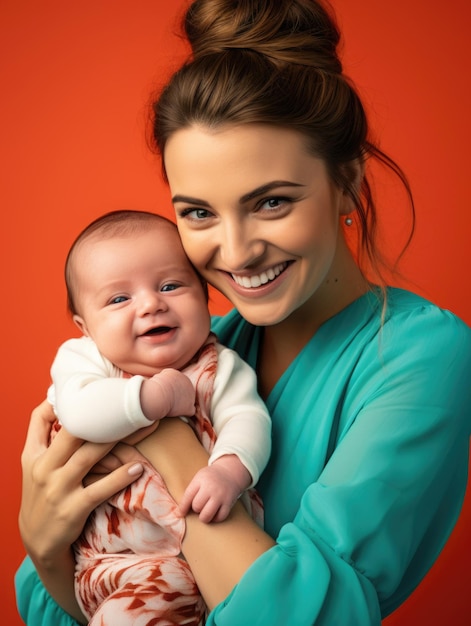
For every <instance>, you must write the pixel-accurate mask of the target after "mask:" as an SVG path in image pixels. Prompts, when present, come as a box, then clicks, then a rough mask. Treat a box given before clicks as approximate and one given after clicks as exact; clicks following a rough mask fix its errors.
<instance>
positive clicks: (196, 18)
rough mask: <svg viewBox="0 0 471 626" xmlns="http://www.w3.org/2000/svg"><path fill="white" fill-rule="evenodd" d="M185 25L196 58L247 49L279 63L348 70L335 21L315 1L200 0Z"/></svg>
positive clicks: (339, 70) (188, 15) (194, 4)
mask: <svg viewBox="0 0 471 626" xmlns="http://www.w3.org/2000/svg"><path fill="white" fill-rule="evenodd" d="M184 29H185V33H186V36H187V39H188V41H189V43H190V45H191V47H192V51H193V56H194V58H195V59H196V58H199V57H203V56H206V55H208V54H217V53H221V52H224V51H227V50H230V49H239V50H240V49H245V50H252V51H255V52H258V53H259V54H263V55H265V56H266V57H268V58H269V59H270V60H271V61H272V62H273V63H275V64H276V65H284V64H289V63H295V64H300V65H308V66H315V67H316V68H317V69H319V70H324V71H326V72H330V73H341V71H342V65H341V63H340V60H339V59H338V56H337V45H338V43H339V39H340V34H339V31H338V29H337V26H336V23H335V20H334V19H333V16H332V15H330V14H329V13H328V12H327V10H326V8H325V7H324V6H322V5H320V4H319V2H316V1H315V0H284V1H281V2H280V0H195V1H194V2H193V3H192V4H191V5H190V7H189V9H188V11H187V13H186V16H185V19H184Z"/></svg>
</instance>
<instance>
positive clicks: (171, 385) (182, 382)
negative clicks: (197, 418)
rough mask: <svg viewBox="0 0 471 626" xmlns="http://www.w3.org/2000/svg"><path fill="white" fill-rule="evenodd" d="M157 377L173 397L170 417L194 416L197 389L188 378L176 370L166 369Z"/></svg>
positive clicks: (171, 398)
mask: <svg viewBox="0 0 471 626" xmlns="http://www.w3.org/2000/svg"><path fill="white" fill-rule="evenodd" d="M156 376H158V378H159V381H162V383H163V385H164V386H165V387H166V388H167V389H168V392H169V394H170V396H171V397H170V408H169V411H168V414H167V415H168V417H177V416H179V415H186V416H188V417H189V416H191V415H194V414H195V389H194V387H193V385H192V383H191V380H190V379H189V378H188V376H185V374H182V372H180V371H179V370H174V369H164V370H162V371H161V372H160V374H156ZM154 378H155V377H154Z"/></svg>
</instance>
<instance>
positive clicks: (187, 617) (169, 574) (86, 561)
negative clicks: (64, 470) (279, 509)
mask: <svg viewBox="0 0 471 626" xmlns="http://www.w3.org/2000/svg"><path fill="white" fill-rule="evenodd" d="M216 368H217V352H216V347H215V344H214V339H213V338H211V339H210V340H209V342H208V343H207V344H206V345H205V346H204V347H203V348H202V349H201V351H200V352H199V354H198V356H197V359H196V360H195V361H194V362H193V363H192V364H190V365H189V366H188V367H187V368H186V369H185V370H184V371H185V373H186V374H187V375H188V376H189V377H190V379H191V380H192V382H193V384H194V386H195V389H196V415H195V416H194V418H192V419H191V420H190V423H191V424H192V426H193V428H194V430H195V432H196V433H197V435H198V437H199V439H200V440H201V442H202V444H203V445H204V447H205V448H206V449H207V450H208V452H211V450H212V448H213V446H214V442H215V440H216V434H215V432H214V429H213V427H212V424H211V420H210V406H211V396H212V389H213V383H214V376H215V373H216ZM244 504H245V506H246V507H247V508H248V510H249V512H250V513H251V515H252V516H253V518H254V519H255V520H256V521H257V523H259V524H260V525H262V524H263V508H262V505H261V501H260V499H259V497H258V495H257V494H256V493H255V491H254V490H250V491H249V492H248V493H247V494H246V495H245V496H244ZM184 534H185V520H184V518H182V517H181V515H180V513H179V509H178V506H177V504H176V503H175V501H174V500H173V498H172V497H171V496H170V495H169V493H168V491H167V489H166V487H165V484H164V482H163V480H162V478H161V477H160V475H159V474H158V473H157V472H156V471H155V470H154V468H153V467H152V466H151V465H150V464H146V465H145V469H144V473H143V474H142V475H141V476H140V477H139V478H138V479H137V480H136V481H135V482H134V483H133V484H132V485H130V486H129V487H128V488H126V489H125V490H123V491H122V492H120V493H119V494H117V495H116V496H114V497H113V498H112V499H110V500H109V501H107V502H105V503H104V504H102V505H101V506H99V507H98V508H97V509H96V510H95V511H94V512H93V513H92V515H91V516H90V518H89V520H88V522H87V524H86V527H85V529H84V531H83V533H82V535H81V537H80V538H79V540H78V541H77V542H76V543H75V544H74V551H75V556H76V563H77V566H76V576H75V587H76V594H77V599H78V601H79V604H80V606H81V608H82V611H83V612H84V614H85V615H86V616H87V617H88V619H89V620H90V621H89V624H92V625H93V626H121V625H122V626H129V625H130V624H132V625H133V626H151V625H154V624H155V625H157V624H158V625H159V626H174V625H182V626H183V625H185V626H201V625H203V624H204V622H205V616H206V606H205V604H204V601H203V599H202V597H201V595H200V593H199V590H198V587H197V585H196V582H195V580H194V578H193V574H192V573H191V570H190V568H189V566H188V564H187V562H186V561H185V559H184V558H183V556H182V554H181V542H182V539H183V537H184Z"/></svg>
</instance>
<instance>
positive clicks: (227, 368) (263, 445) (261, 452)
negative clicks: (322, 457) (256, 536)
mask: <svg viewBox="0 0 471 626" xmlns="http://www.w3.org/2000/svg"><path fill="white" fill-rule="evenodd" d="M217 348H218V369H217V373H216V379H215V382H214V390H213V397H212V402H211V420H212V423H213V426H214V430H215V431H216V434H217V440H216V443H215V445H214V449H213V451H212V453H211V456H210V459H209V466H208V467H206V468H204V469H202V470H200V471H199V472H198V474H196V476H195V477H194V479H193V480H192V482H191V483H190V485H189V486H188V487H187V489H186V491H185V494H184V497H183V500H182V502H181V504H180V508H181V509H182V513H183V514H186V513H187V512H188V511H189V510H190V509H192V510H193V511H195V512H197V513H199V514H200V515H199V517H200V519H201V521H203V522H209V521H217V522H220V521H222V520H223V519H225V518H226V517H227V515H228V514H229V512H230V510H231V508H232V506H233V504H234V502H235V501H236V500H237V499H238V498H239V496H240V495H241V494H242V492H243V491H245V490H246V489H247V488H248V487H251V486H253V485H254V484H255V483H256V482H257V481H258V479H259V476H260V473H261V472H262V471H263V469H264V468H265V465H266V464H267V462H268V458H269V455H270V450H271V420H270V416H269V414H268V411H267V408H266V406H265V404H264V402H263V401H262V399H261V398H260V396H259V395H258V393H257V379H256V375H255V372H254V371H253V369H252V368H251V367H250V366H249V365H247V363H245V361H243V360H242V359H241V358H240V357H239V356H238V355H237V354H236V353H235V352H234V351H233V350H230V349H228V348H225V347H223V346H221V345H220V344H217Z"/></svg>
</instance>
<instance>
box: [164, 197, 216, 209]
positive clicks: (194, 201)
mask: <svg viewBox="0 0 471 626" xmlns="http://www.w3.org/2000/svg"><path fill="white" fill-rule="evenodd" d="M172 202H173V203H174V204H175V203H176V202H186V203H187V204H197V205H198V206H206V207H209V202H206V201H205V200H199V199H198V198H192V197H191V196H182V195H181V194H177V195H176V196H173V197H172Z"/></svg>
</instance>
